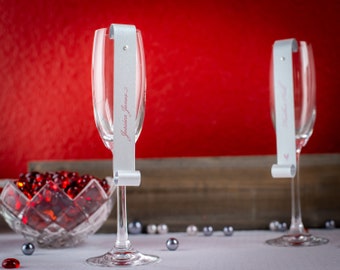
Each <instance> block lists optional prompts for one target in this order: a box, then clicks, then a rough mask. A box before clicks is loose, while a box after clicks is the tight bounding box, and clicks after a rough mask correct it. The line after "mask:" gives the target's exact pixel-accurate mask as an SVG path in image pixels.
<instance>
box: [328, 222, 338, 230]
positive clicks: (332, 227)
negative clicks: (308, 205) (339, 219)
mask: <svg viewBox="0 0 340 270" xmlns="http://www.w3.org/2000/svg"><path fill="white" fill-rule="evenodd" d="M325 227H326V229H329V230H332V229H335V227H336V226H335V221H334V220H327V221H326V222H325Z"/></svg>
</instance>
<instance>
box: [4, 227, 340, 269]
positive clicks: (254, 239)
mask: <svg viewBox="0 0 340 270" xmlns="http://www.w3.org/2000/svg"><path fill="white" fill-rule="evenodd" d="M311 233H313V234H315V235H319V236H324V237H327V238H328V239H330V242H329V243H328V244H326V245H323V246H316V247H272V246H268V245H266V244H265V240H267V239H271V238H275V237H278V236H280V235H281V233H278V232H270V231H235V232H234V235H233V236H231V237H226V236H224V235H223V234H222V232H215V233H214V234H213V235H212V236H210V237H208V236H203V235H202V234H198V235H197V236H188V235H186V234H185V233H169V234H166V235H146V234H143V235H130V237H129V238H130V240H131V242H132V244H133V246H134V248H135V249H137V250H139V251H142V252H144V253H147V254H154V255H158V256H159V257H160V258H161V261H160V262H159V263H157V264H153V265H148V266H138V267H137V269H140V270H144V269H151V270H152V269H154V270H157V269H162V270H166V269H176V270H180V269H185V270H200V269H201V270H220V269H221V270H233V269H237V270H243V269H251V270H255V269H261V270H266V269H271V270H272V269H273V270H280V269H284V270H287V269H291V270H296V269H308V270H313V269H315V270H333V269H334V270H335V269H336V270H339V269H340V230H339V229H336V230H311ZM169 237H176V238H177V239H178V240H179V243H180V245H179V248H178V249H177V250H176V251H169V250H167V248H166V246H165V242H166V240H167V239H168V238H169ZM114 241H115V235H114V234H96V235H93V236H90V237H89V238H88V239H87V241H86V242H84V243H83V244H81V245H80V246H77V247H74V248H66V249H43V248H39V247H36V250H35V252H34V254H33V255H31V256H26V255H23V254H22V252H21V245H22V244H23V242H24V240H23V237H22V236H21V235H16V234H12V233H6V234H0V260H1V261H2V260H3V259H5V258H8V257H15V258H17V259H18V260H20V262H21V267H22V268H23V269H27V270H28V269H34V270H40V269H41V270H52V269H59V270H60V269H62V270H64V269H65V270H66V269H72V270H78V269H82V270H83V269H92V270H93V269H101V268H100V267H96V266H90V265H87V264H86V263H85V260H86V259H87V258H88V257H93V256H98V255H102V254H103V253H105V252H107V251H108V250H110V249H111V247H112V245H113V243H114Z"/></svg>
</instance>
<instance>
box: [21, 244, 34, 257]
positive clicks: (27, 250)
mask: <svg viewBox="0 0 340 270" xmlns="http://www.w3.org/2000/svg"><path fill="white" fill-rule="evenodd" d="M21 250H22V253H24V254H25V255H32V254H33V252H34V250H35V247H34V245H33V244H32V243H25V244H23V245H22V247H21Z"/></svg>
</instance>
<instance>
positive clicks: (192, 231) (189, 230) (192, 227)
mask: <svg viewBox="0 0 340 270" xmlns="http://www.w3.org/2000/svg"><path fill="white" fill-rule="evenodd" d="M197 232H198V229H197V226H195V225H189V226H188V227H187V234H188V235H190V236H194V235H196V234H197Z"/></svg>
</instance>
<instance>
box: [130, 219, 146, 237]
mask: <svg viewBox="0 0 340 270" xmlns="http://www.w3.org/2000/svg"><path fill="white" fill-rule="evenodd" d="M142 229H143V226H142V223H140V222H139V221H132V222H130V223H129V225H128V231H129V233H130V234H140V233H142Z"/></svg>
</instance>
